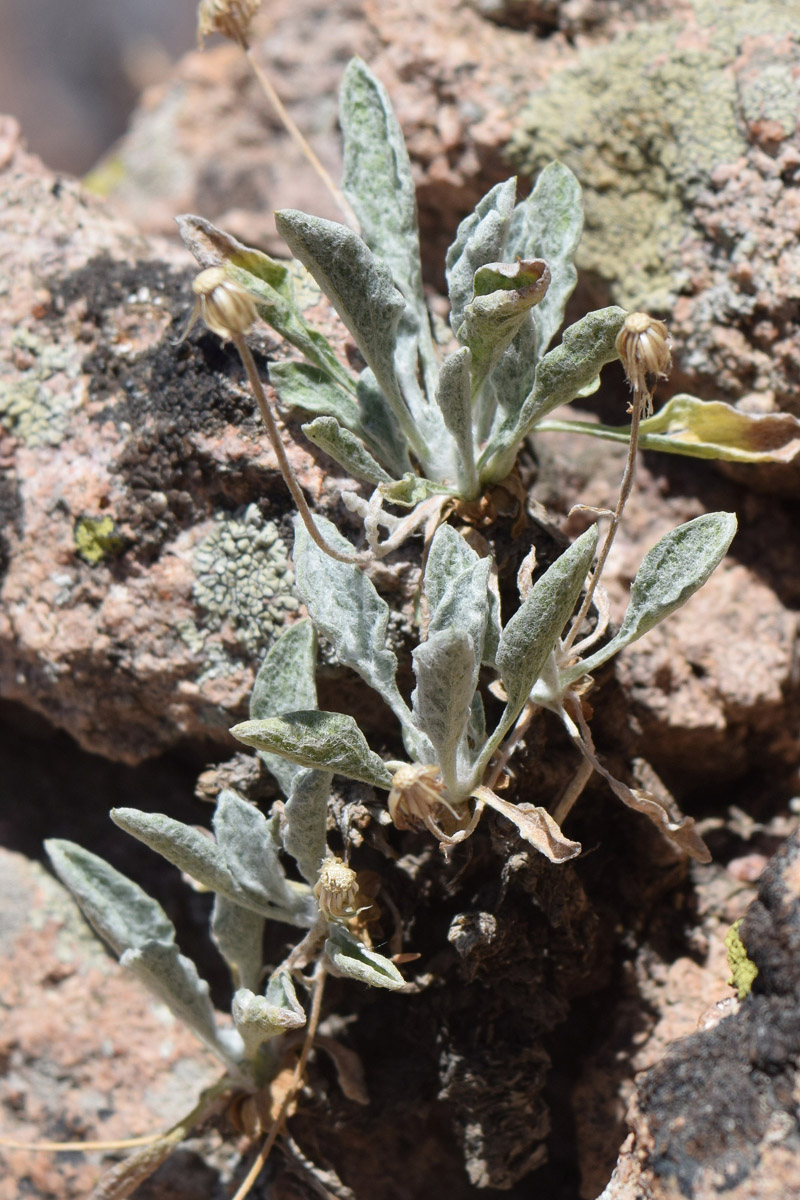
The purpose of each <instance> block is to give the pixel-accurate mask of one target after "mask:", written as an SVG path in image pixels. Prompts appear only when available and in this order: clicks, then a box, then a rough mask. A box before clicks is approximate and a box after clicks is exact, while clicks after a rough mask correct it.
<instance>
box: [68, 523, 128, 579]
mask: <svg viewBox="0 0 800 1200" xmlns="http://www.w3.org/2000/svg"><path fill="white" fill-rule="evenodd" d="M73 538H74V541H75V553H76V554H77V556H78V558H82V559H83V561H84V562H85V563H88V564H89V566H90V567H96V566H97V564H98V563H99V562H102V561H103V559H104V558H115V557H116V556H117V555H118V554H121V553H122V551H123V550H124V548H125V542H124V539H123V538H121V537H120V536H119V534H118V533H117V532H116V526H115V524H114V519H113V517H110V516H105V517H79V518H78V520H77V521H76V522H75V528H74V530H73Z"/></svg>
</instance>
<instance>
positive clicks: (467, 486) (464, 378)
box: [436, 346, 478, 500]
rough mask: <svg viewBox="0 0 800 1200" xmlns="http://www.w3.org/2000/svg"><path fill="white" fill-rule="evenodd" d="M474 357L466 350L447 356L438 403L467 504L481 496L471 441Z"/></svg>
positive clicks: (440, 377) (460, 486)
mask: <svg viewBox="0 0 800 1200" xmlns="http://www.w3.org/2000/svg"><path fill="white" fill-rule="evenodd" d="M471 367H472V354H471V353H470V351H469V349H468V348H467V347H466V346H465V347H462V349H461V350H456V352H455V353H454V354H450V355H448V357H447V358H446V359H445V360H444V362H443V363H442V366H441V370H440V372H439V386H438V389H437V392H436V403H437V404H438V405H439V408H440V409H441V413H442V417H443V419H444V423H445V425H446V427H447V429H448V430H449V431H450V433H451V434H452V435H453V440H454V442H455V445H456V449H457V455H456V464H457V472H458V486H459V493H460V495H461V496H462V497H463V498H464V499H465V500H472V499H474V498H475V497H476V496H477V494H478V472H477V470H476V468H475V452H474V449H473V441H472V390H471V384H470V379H471Z"/></svg>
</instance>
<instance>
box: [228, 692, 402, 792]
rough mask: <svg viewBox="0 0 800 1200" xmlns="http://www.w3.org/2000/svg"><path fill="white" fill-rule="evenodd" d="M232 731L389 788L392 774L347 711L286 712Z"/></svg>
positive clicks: (262, 746) (260, 745)
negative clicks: (370, 746)
mask: <svg viewBox="0 0 800 1200" xmlns="http://www.w3.org/2000/svg"><path fill="white" fill-rule="evenodd" d="M231 733H232V734H233V736H234V737H235V738H238V739H239V741H240V742H244V743H245V745H246V746H254V747H255V748H256V749H257V750H269V751H271V752H272V753H273V754H281V755H283V756H284V758H288V759H290V761H292V762H296V763H300V764H301V765H302V766H304V767H322V768H324V769H325V770H328V771H332V772H333V773H334V774H335V775H345V776H346V777H347V778H348V779H360V780H361V781H362V782H363V783H370V784H372V786H373V787H381V788H386V789H389V788H390V787H391V786H392V776H391V774H390V773H389V771H388V769H387V768H386V767H385V766H384V764H383V761H382V759H381V758H379V756H378V755H377V754H374V753H373V751H372V750H370V748H369V746H368V745H367V740H366V738H365V737H364V735H363V733H362V732H361V730H360V729H359V728H358V725H357V724H356V722H355V720H354V719H353V718H352V717H351V716H348V715H346V714H344V713H332V712H317V711H316V709H314V710H311V711H306V712H295V713H285V714H284V715H283V716H280V717H271V718H269V719H268V720H266V721H243V722H242V723H241V724H240V725H234V727H233V729H231Z"/></svg>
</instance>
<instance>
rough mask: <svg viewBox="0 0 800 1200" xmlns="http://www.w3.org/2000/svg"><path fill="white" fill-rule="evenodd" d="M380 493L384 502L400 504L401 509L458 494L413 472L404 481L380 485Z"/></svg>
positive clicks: (408, 473)
mask: <svg viewBox="0 0 800 1200" xmlns="http://www.w3.org/2000/svg"><path fill="white" fill-rule="evenodd" d="M378 491H379V492H380V494H381V495H382V496H383V498H384V500H387V501H388V502H389V503H390V504H398V505H400V507H401V508H416V506H417V505H418V504H421V503H422V501H423V500H427V499H428V498H429V497H430V496H453V495H455V494H456V493H455V491H454V489H453V488H449V487H446V486H444V485H443V484H441V483H433V482H432V481H431V480H430V479H424V478H422V476H420V475H415V474H414V473H413V472H412V471H408V472H407V473H406V474H405V475H404V476H403V478H402V479H395V480H393V481H392V483H379V484H378Z"/></svg>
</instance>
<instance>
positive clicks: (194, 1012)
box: [120, 942, 238, 1063]
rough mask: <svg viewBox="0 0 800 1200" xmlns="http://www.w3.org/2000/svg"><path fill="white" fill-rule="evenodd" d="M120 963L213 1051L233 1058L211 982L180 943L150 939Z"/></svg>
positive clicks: (222, 1056)
mask: <svg viewBox="0 0 800 1200" xmlns="http://www.w3.org/2000/svg"><path fill="white" fill-rule="evenodd" d="M120 965H121V966H123V967H124V968H125V969H126V970H128V971H131V972H132V973H133V974H134V975H136V976H137V978H139V979H141V981H142V983H144V985H145V986H146V987H147V988H148V989H149V990H150V991H151V992H153V994H154V995H156V996H158V997H159V999H160V1000H163V1002H164V1003H165V1004H166V1006H167V1008H169V1010H170V1012H171V1013H172V1014H173V1016H175V1017H177V1018H178V1020H179V1021H181V1022H182V1024H184V1025H186V1026H187V1027H188V1028H189V1029H191V1031H192V1032H193V1033H194V1034H195V1036H196V1037H198V1038H199V1039H200V1041H201V1042H203V1044H204V1045H205V1046H207V1047H208V1049H209V1050H211V1052H212V1053H213V1054H215V1055H216V1056H217V1057H218V1058H221V1059H222V1060H223V1062H226V1063H230V1062H231V1060H232V1058H233V1055H232V1054H231V1047H230V1046H228V1045H226V1043H225V1041H224V1040H223V1039H222V1038H221V1037H220V1034H219V1031H218V1029H217V1022H216V1019H215V1016H214V1009H213V1007H212V1005H211V1000H210V999H209V990H208V984H207V983H206V981H205V980H204V979H201V978H200V976H199V975H198V974H197V968H196V967H195V965H194V963H193V962H192V961H191V959H188V958H185V957H184V955H183V954H180V953H179V951H178V947H177V946H175V945H169V946H167V945H165V944H164V943H163V942H146V943H145V944H144V945H142V946H138V947H137V948H136V949H135V950H126V951H125V953H124V954H123V956H122V958H121V959H120ZM237 1040H238V1039H237Z"/></svg>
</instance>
